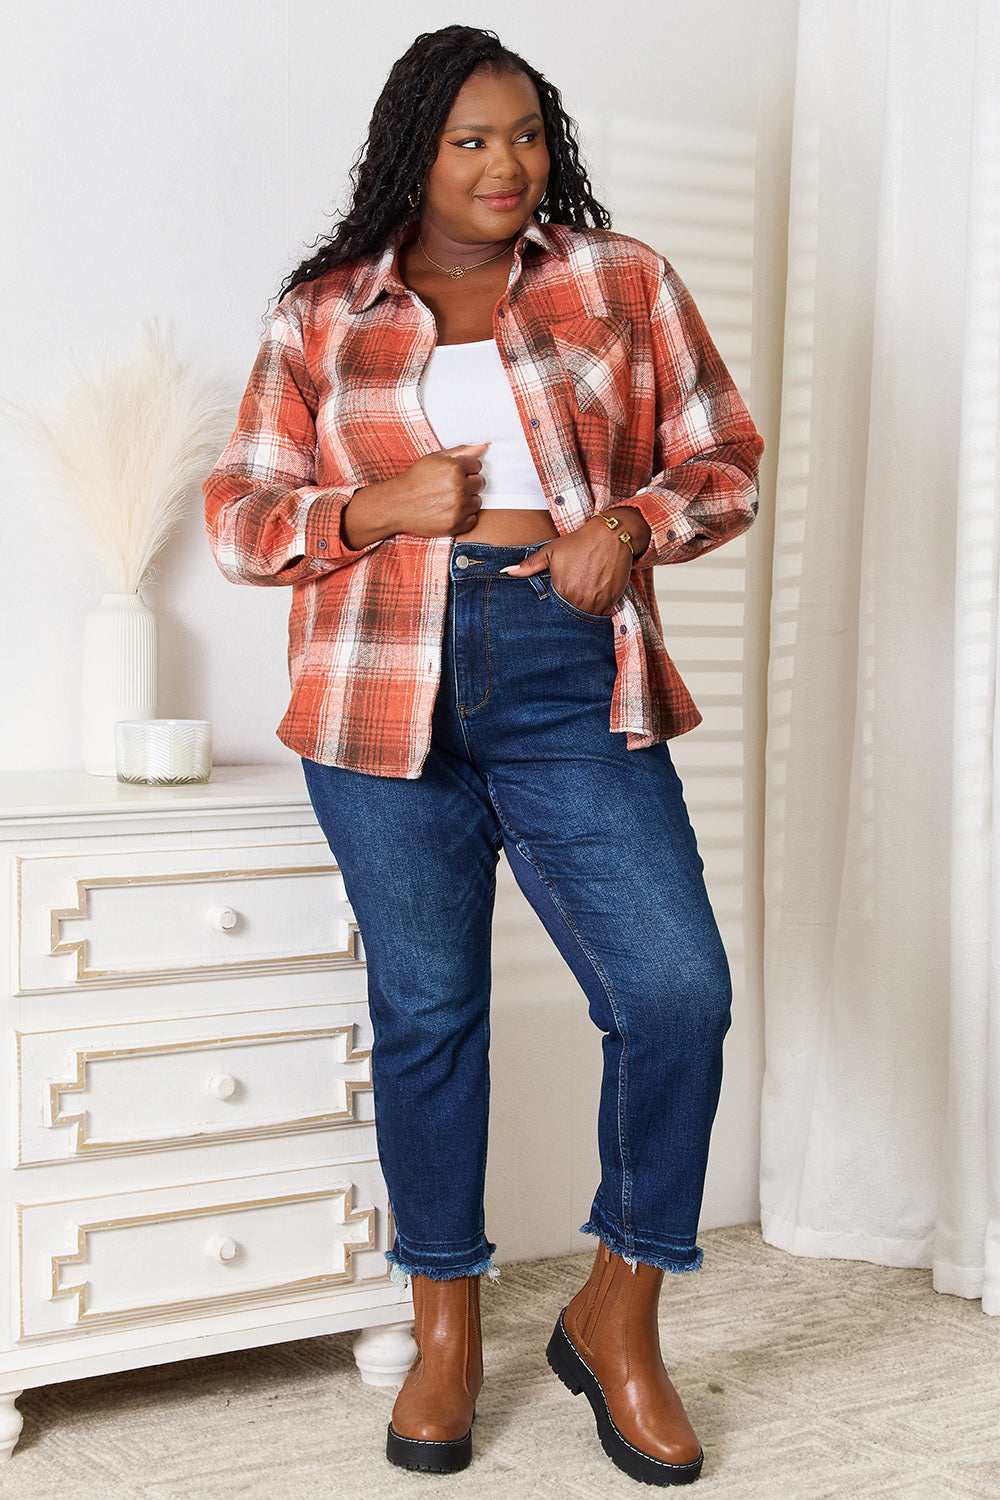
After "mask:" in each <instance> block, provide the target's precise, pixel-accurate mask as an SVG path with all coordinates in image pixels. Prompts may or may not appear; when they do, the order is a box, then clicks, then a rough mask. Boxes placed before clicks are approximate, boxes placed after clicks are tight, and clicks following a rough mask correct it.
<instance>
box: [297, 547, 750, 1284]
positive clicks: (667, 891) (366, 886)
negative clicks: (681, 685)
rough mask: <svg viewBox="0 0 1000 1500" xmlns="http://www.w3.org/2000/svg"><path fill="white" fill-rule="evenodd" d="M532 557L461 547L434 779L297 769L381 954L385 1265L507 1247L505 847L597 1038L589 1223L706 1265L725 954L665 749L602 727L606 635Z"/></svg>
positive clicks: (635, 1251) (610, 648)
mask: <svg viewBox="0 0 1000 1500" xmlns="http://www.w3.org/2000/svg"><path fill="white" fill-rule="evenodd" d="M533 550H534V549H533V548H530V547H495V546H487V545H485V544H483V543H479V544H476V543H474V542H457V543H456V544H455V545H454V547H453V550H452V558H451V587H450V597H449V604H448V616H447V623H446V633H445V648H444V661H443V671H442V678H441V685H440V688H439V690H438V696H437V702H436V704H435V709H434V722H433V740H432V746H431V750H430V753H429V755H428V758H427V760H426V762H425V765H424V768H423V772H422V774H421V776H420V777H419V778H418V779H416V780H412V781H407V780H402V779H398V778H395V777H386V776H369V775H366V774H364V773H362V772H358V771H349V770H344V769H342V768H340V767H337V766H323V765H319V764H317V763H316V762H314V761H305V762H304V767H305V774H306V781H307V784H308V787H309V792H310V796H311V797H312V802H313V806H314V808H315V810H316V815H317V818H318V819H319V822H320V825H321V827H322V829H323V831H324V833H325V834H326V836H327V838H328V840H329V842H330V847H331V849H332V850H333V853H334V855H335V857H336V859H337V862H338V864H339V865H340V868H341V871H342V872H343V876H344V880H345V883H346V888H347V893H348V896H349V898H350V900H351V902H352V904H353V906H354V911H355V914H356V916H357V919H358V924H359V926H360V928H361V934H362V937H363V938H364V943H365V952H366V955H367V960H368V997H369V1005H370V1007H371V1015H372V1024H373V1028H374V1048H373V1054H372V1068H373V1078H374V1086H375V1116H376V1127H377V1132H378V1143H379V1155H380V1159H381V1163H382V1169H383V1172H384V1175H385V1179H386V1183H387V1185H388V1189H389V1198H390V1201H391V1203H392V1208H393V1213H394V1217H395V1220H396V1228H397V1237H396V1241H395V1245H394V1247H393V1250H392V1251H391V1252H390V1254H389V1259H390V1261H391V1262H393V1263H394V1264H396V1265H398V1266H400V1267H402V1268H403V1270H405V1271H406V1272H408V1273H410V1274H417V1275H421V1276H429V1277H432V1278H434V1279H441V1280H447V1279H449V1278H452V1277H457V1276H471V1275H476V1274H478V1273H480V1272H482V1271H484V1270H486V1269H488V1268H489V1266H490V1265H491V1256H492V1252H493V1250H494V1249H495V1248H496V1247H495V1246H494V1245H492V1244H491V1243H490V1242H489V1241H488V1240H487V1239H486V1235H485V1224H484V1215H483V1186H484V1179H485V1171H486V1133H487V1116H488V1107H489V1064H488V1051H489V992H490V928H491V923H492V915H493V902H494V893H495V879H496V865H497V858H498V853H499V850H500V848H501V846H503V848H504V849H505V850H506V853H507V858H508V860H509V862H510V865H511V868H512V869H513V871H514V875H515V876H516V878H517V881H518V883H519V885H520V886H521V889H522V890H523V891H524V894H525V895H526V896H527V898H528V900H529V901H530V903H531V905H532V906H533V907H534V909H535V911H536V912H537V913H538V915H539V916H540V918H541V920H542V922H543V923H544V924H545V927H546V928H547V930H548V932H549V934H550V935H551V937H552V939H553V941H554V942H555V944H556V946H557V948H558V949H559V951H560V952H561V953H562V955H563V957H564V958H565V959H566V962H567V963H568V964H569V966H570V968H571V969H572V971H573V973H574V974H575V976H576V978H577V980H578V981H579V983H580V986H581V988H582V989H583V992H584V994H585V995H586V997H587V1001H588V1003H589V1008H590V1015H591V1018H592V1019H593V1021H594V1023H595V1025H596V1026H597V1027H598V1028H599V1029H600V1030H601V1032H603V1034H604V1035H603V1048H604V1072H603V1083H602V1088H601V1099H600V1106H599V1110H598V1141H599V1148H600V1161H601V1182H600V1186H599V1187H598V1190H597V1196H596V1197H595V1199H594V1204H593V1209H592V1211H591V1216H590V1219H589V1221H588V1223H587V1224H585V1225H584V1226H583V1229H584V1231H585V1232H587V1233H592V1234H595V1235H599V1236H600V1238H601V1239H602V1240H603V1241H604V1242H605V1244H607V1245H608V1246H609V1248H610V1249H611V1250H613V1251H616V1252H617V1253H618V1254H620V1255H624V1256H627V1257H629V1258H631V1259H635V1260H639V1261H644V1262H646V1263H647V1264H649V1265H653V1266H661V1267H663V1268H664V1269H665V1270H668V1271H689V1270H694V1269H696V1268H697V1266H698V1265H700V1263H701V1251H700V1250H699V1248H698V1246H697V1244H696V1243H695V1237H696V1232H697V1224H698V1213H699V1210H700V1206H701V1196H702V1189H703V1184H704V1176H705V1164H706V1159H707V1155H708V1143H709V1134H710V1131H711V1126H712V1120H713V1118H714V1115H715V1109H716V1104H717V1102H718V1095H719V1085H720V1082H721V1076H722V1042H723V1037H724V1036H725V1033H726V1030H727V1028H728V1026H729V1010H730V982H729V969H728V965H727V963H726V957H725V953H724V951H723V948H722V943H721V940H720V938H719V933H718V929H717V927H716V924H715V919H714V917H713V915H712V910H711V907H710V905H709V901H708V896H707V894H706V891H705V885H704V881H703V879H702V864H701V859H700V857H699V855H698V850H697V847H696V844H695V838H694V834H693V832H692V830H691V825H690V823H689V821H688V816H687V811H686V808H685V806H684V799H683V795H682V791H681V785H680V781H679V779H678V777H677V773H676V771H675V770H674V768H673V765H672V763H671V760H670V755H669V752H668V751H667V748H666V746H665V745H655V746H653V747H651V748H650V749H646V750H628V749H626V745H625V736H624V735H621V734H612V733H611V732H610V730H609V728H608V720H609V713H610V703H611V693H612V688H613V685H614V680H615V653H614V637H613V629H614V627H613V625H612V623H611V621H610V619H608V618H607V617H605V616H603V615H602V616H598V615H588V614H584V613H582V612H581V611H580V610H578V609H575V608H574V607H573V606H572V605H571V604H569V603H567V602H566V601H565V600H563V599H561V598H560V597H559V595H557V594H556V593H555V591H554V590H553V588H552V584H551V580H550V578H549V575H548V573H547V572H546V573H541V574H538V575H536V576H535V577H534V578H530V579H524V578H508V577H504V576H502V575H501V573H500V569H501V568H503V567H506V566H508V565H509V564H511V563H515V562H519V561H520V560H521V559H522V558H523V557H524V556H525V555H527V554H528V553H530V552H531V551H533ZM552 1061H553V1068H554V1069H558V1068H559V1066H560V1062H561V1059H559V1058H553V1060H552ZM539 1149H540V1150H544V1143H543V1142H539Z"/></svg>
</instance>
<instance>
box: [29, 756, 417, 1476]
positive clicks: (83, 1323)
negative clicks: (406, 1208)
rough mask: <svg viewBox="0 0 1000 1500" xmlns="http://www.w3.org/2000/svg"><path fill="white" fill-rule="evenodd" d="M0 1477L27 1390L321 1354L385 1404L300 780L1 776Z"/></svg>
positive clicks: (325, 870)
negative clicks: (325, 1349) (282, 1350)
mask: <svg viewBox="0 0 1000 1500" xmlns="http://www.w3.org/2000/svg"><path fill="white" fill-rule="evenodd" d="M0 839H2V859H0V879H2V881H3V882H4V885H5V892H4V900H3V903H2V910H3V918H2V921H3V924H4V934H5V939H6V942H5V947H6V951H7V953H8V961H7V973H8V976H9V982H8V983H6V984H5V985H4V987H3V992H2V994H3V998H2V1005H3V1013H2V1027H3V1043H2V1044H3V1048H4V1053H5V1067H6V1078H7V1088H6V1105H5V1109H4V1112H3V1123H2V1126H0V1134H2V1173H3V1214H4V1233H3V1236H2V1239H0V1275H2V1279H3V1285H4V1287H5V1288H6V1289H7V1299H6V1316H5V1318H4V1319H3V1323H2V1326H0V1457H9V1455H10V1453H11V1450H12V1449H13V1447H14V1444H15V1443H16V1441H17V1436H18V1433H19V1431H20V1416H19V1414H18V1412H17V1408H16V1406H15V1400H16V1397H17V1395H18V1394H19V1393H20V1392H21V1391H22V1390H23V1389H25V1388H26V1387H29V1386H37V1385H46V1384H49V1383H51V1382H54V1381H59V1380H69V1379H76V1378H79V1377H81V1376H86V1375H96V1374H103V1373H105V1372H107V1371H111V1370H120V1369H129V1368H134V1367H136V1366H139V1365H146V1364H154V1363H160V1362H164V1361H167V1360H175V1359H184V1358H187V1357H189V1356H191V1355H200V1354H215V1353H218V1352H220V1351H222V1350H227V1349H240V1348H246V1347H250V1346H253V1345H258V1344H270V1343H276V1342H279V1341H281V1340H284V1339H296V1338H308V1337H311V1336H313V1335H316V1334H324V1333H331V1332H335V1331H339V1330H344V1329H361V1330H367V1331H366V1332H364V1333H362V1335H361V1337H360V1338H359V1339H358V1340H357V1342H356V1345H355V1353H356V1355H357V1359H358V1364H359V1366H360V1367H361V1369H362V1374H363V1376H364V1378H366V1379H369V1380H371V1381H373V1382H374V1383H384V1384H390V1383H395V1382H396V1381H398V1380H399V1379H400V1378H401V1376H402V1374H403V1372H404V1371H405V1369H406V1368H407V1366H408V1365H409V1363H410V1360H411V1359H412V1357H413V1355H414V1353H415V1349H414V1346H413V1343H412V1339H411V1337H410V1334H409V1330H408V1320H409V1319H410V1318H411V1316H412V1309H411V1305H410V1303H409V1301H408V1300H405V1299H403V1298H402V1297H401V1294H400V1292H399V1290H398V1289H397V1288H396V1287H395V1286H394V1285H393V1284H392V1283H391V1282H390V1280H389V1278H388V1277H387V1275H386V1266H385V1261H384V1258H383V1251H384V1250H385V1248H386V1246H387V1244H388V1243H389V1239H390V1235H391V1229H390V1222H389V1220H390V1215H389V1212H388V1205H387V1202H386V1196H385V1188H384V1185H383V1182H382V1178H381V1174H380V1172H379V1167H378V1160H377V1156H376V1148H375V1134H374V1126H373V1124H372V1117H373V1112H372V1093H371V1068H370V1055H369V1050H368V1049H369V1046H370V1031H369V1023H368V1014H367V1007H366V1004H365V979H364V965H363V955H362V952H361V947H360V941H359V937H358V932H357V929H356V927H355V925H354V922H353V916H352V912H351V910H350V907H349V906H348V903H347V900H346V897H345V895H344V890H343V883H342V880H341V877H340V874H339V872H338V871H337V868H336V865H335V864H334V862H333V859H332V857H331V855H330V852H329V850H328V848H327V846H326V843H325V841H324V839H323V836H322V834H321V833H320V831H319V828H318V827H317V824H316V822H315V819H314V817H313V814H312V809H311V807H310V805H309V799H308V797H307V795H306V791H305V786H304V784H303V781H302V775H301V772H300V770H299V768H298V766H297V765H289V766H243V767H216V769H215V770H214V771H213V774H212V780H211V781H210V782H209V783H208V785H206V786H195V787H171V788H154V787H126V786H120V785H119V784H118V783H117V782H116V781H114V780H112V779H111V778H106V777H94V776H85V775H83V774H82V773H76V772H40V773H37V774H36V773H12V774H5V775H0Z"/></svg>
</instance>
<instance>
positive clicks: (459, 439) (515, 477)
mask: <svg viewBox="0 0 1000 1500" xmlns="http://www.w3.org/2000/svg"><path fill="white" fill-rule="evenodd" d="M420 399H421V401H422V403H423V408H424V412H425V414H426V416H427V420H428V422H430V424H431V426H432V427H433V428H434V432H435V434H436V436H437V440H438V442H439V443H440V444H441V447H442V448H456V447H458V445H459V444H460V443H489V445H490V446H489V448H487V450H486V454H485V456H484V458H483V478H484V479H485V480H486V488H485V489H484V490H483V493H482V502H483V509H484V510H548V506H547V505H546V503H545V496H544V494H543V493H542V487H541V485H540V484H539V482H538V474H537V472H536V470H535V466H534V464H533V463H532V461H531V450H530V449H529V447H528V443H527V439H526V438H525V436H524V429H523V428H522V426H521V419H520V417H519V416H518V414H517V407H516V405H515V404H514V395H513V392H512V391H511V388H510V382H509V381H508V379H507V375H506V372H505V371H504V367H503V361H502V360H501V358H500V351H499V350H498V349H497V346H496V343H495V342H494V340H493V339H485V340H484V341H483V342H482V343H476V344H438V345H437V347H436V348H435V349H434V350H432V352H431V356H430V359H429V360H428V361H427V364H426V366H425V367H424V374H423V378H422V380H421V382H420Z"/></svg>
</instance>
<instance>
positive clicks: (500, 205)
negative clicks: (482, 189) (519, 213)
mask: <svg viewBox="0 0 1000 1500" xmlns="http://www.w3.org/2000/svg"><path fill="white" fill-rule="evenodd" d="M523 197H524V189H523V188H518V189H517V191H516V192H512V191H510V190H508V191H507V192H504V193H481V194H479V201H480V203H485V204H486V206H487V208H495V209H499V210H500V211H501V212H502V211H503V210H504V209H511V208H516V207H517V205H518V204H519V203H520V201H521V199H522V198H523Z"/></svg>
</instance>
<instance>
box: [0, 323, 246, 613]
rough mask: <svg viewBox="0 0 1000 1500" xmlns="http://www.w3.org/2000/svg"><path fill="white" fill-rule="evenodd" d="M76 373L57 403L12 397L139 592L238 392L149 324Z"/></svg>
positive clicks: (87, 524) (124, 584)
mask: <svg viewBox="0 0 1000 1500" xmlns="http://www.w3.org/2000/svg"><path fill="white" fill-rule="evenodd" d="M74 370H75V375H74V379H73V381H72V382H71V384H70V386H69V388H68V390H67V392H66V394H65V396H64V398H63V400H62V402H61V404H60V405H57V406H56V407H54V408H53V410H52V412H51V413H42V412H40V411H34V410H28V409H26V408H24V407H18V406H14V405H13V404H12V403H10V402H7V401H5V402H3V405H4V407H5V408H6V410H7V411H8V412H10V413H11V414H12V415H13V416H14V417H16V418H17V420H18V424H19V426H20V427H21V428H22V430H23V431H24V433H25V434H26V435H27V436H28V437H29V438H30V440H31V444H32V447H33V449H34V450H35V452H36V454H37V455H38V457H39V458H41V459H42V461H43V464H44V467H45V469H46V470H47V473H48V477H49V479H50V480H51V481H53V483H54V486H55V489H56V492H57V493H58V494H59V495H60V496H61V497H63V498H65V499H66V500H68V501H69V502H70V503H71V504H72V506H73V509H74V511H75V513H76V515H77V517H78V519H79V521H80V523H81V525H82V529H83V532H84V535H85V538H86V540H87V543H88V545H89V548H90V551H91V552H92V554H93V556H94V558H95V560H96V561H97V563H98V564H99V565H100V567H101V568H102V569H103V570H104V572H105V573H106V574H107V575H108V578H109V579H110V580H111V582H112V584H113V586H114V588H115V589H116V591H117V592H118V593H120V594H134V593H137V592H138V590H139V588H140V586H141V585H142V582H143V580H144V579H145V578H146V577H147V576H148V574H149V570H150V566H151V564H152V561H153V559H154V557H155V556H156V554H157V552H159V550H160V548H161V547H162V546H163V544H164V542H165V541H166V540H167V538H168V537H169V536H170V534H171V532H172V531H173V530H174V528H175V527H176V526H177V524H178V522H179V521H180V519H181V517H182V516H183V514H184V512H185V510H186V509H187V506H188V503H189V500H190V497H191V492H192V490H193V489H194V487H195V486H196V485H197V484H198V482H199V481H200V480H201V479H202V478H203V477H204V474H205V470H206V468H207V467H208V465H209V463H210V462H211V460H212V459H213V458H214V457H215V456H216V454H217V453H218V452H219V449H220V447H221V445H222V443H223V442H224V441H225V438H226V436H227V434H228V431H229V428H230V426H231V425H232V406H233V403H232V399H231V397H230V396H229V395H228V394H227V392H226V390H225V389H224V387H223V386H222V385H221V384H219V383H218V382H215V381H211V380H208V379H205V378H203V377H201V376H198V375H194V374H192V373H191V372H190V371H189V370H188V369H187V368H186V367H185V366H184V365H183V364H182V363H181V362H180V360H179V359H178V358H177V355H176V354H175V353H174V349H173V341H172V339H171V337H170V335H169V333H166V332H164V331H163V330H162V329H161V328H160V327H159V325H158V324H156V323H155V322H150V323H147V324H145V326H144V327H143V329H142V333H141V335H140V339H139V343H138V346H137V348H136V349H135V351H134V352H133V353H131V354H129V355H125V356H122V357H117V358H115V357H112V356H111V355H110V354H105V355H104V357H103V358H102V359H101V361H100V362H99V364H98V365H97V366H96V367H95V368H94V369H93V370H86V369H84V368H83V367H82V365H81V364H80V363H79V362H78V361H74Z"/></svg>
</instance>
